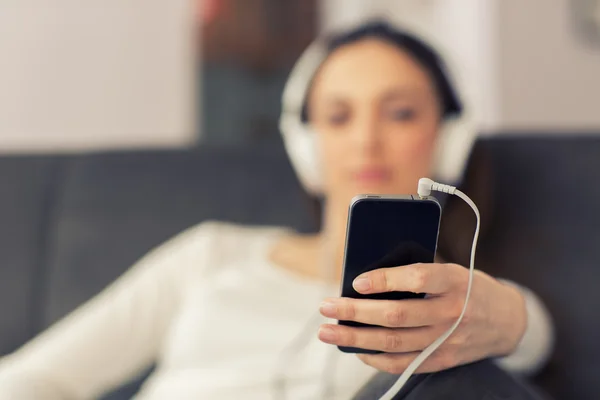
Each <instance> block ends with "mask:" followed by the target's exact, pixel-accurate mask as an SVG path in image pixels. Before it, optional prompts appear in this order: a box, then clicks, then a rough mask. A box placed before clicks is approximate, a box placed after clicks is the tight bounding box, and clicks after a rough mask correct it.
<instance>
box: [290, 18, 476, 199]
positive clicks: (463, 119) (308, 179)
mask: <svg viewBox="0 0 600 400" xmlns="http://www.w3.org/2000/svg"><path fill="white" fill-rule="evenodd" d="M390 26H391V24H390ZM403 31H405V32H408V31H406V30H403ZM415 36H416V37H419V38H423V37H424V36H426V35H423V34H418V35H415ZM427 42H429V43H430V44H432V41H430V40H428V41H427ZM432 47H433V48H435V49H436V50H437V51H438V52H439V53H441V54H442V55H443V56H444V57H442V58H443V60H444V62H445V63H446V65H447V63H448V62H449V57H445V56H446V54H445V53H444V52H440V51H439V49H440V47H439V46H432ZM327 56H328V51H327V48H326V43H325V40H324V38H322V37H321V38H318V39H317V40H315V41H314V42H313V43H312V44H311V45H310V46H309V47H308V48H307V49H306V50H305V51H304V53H303V54H302V56H301V57H300V58H299V60H298V61H297V62H296V64H295V65H294V68H293V69H292V72H291V73H290V76H289V78H288V81H287V83H286V85H285V88H284V91H283V96H282V111H281V116H280V119H279V129H280V131H281V134H282V136H283V142H284V145H285V149H286V151H287V153H288V156H289V157H290V161H291V163H292V165H293V167H294V169H295V171H296V175H297V176H298V178H299V179H300V182H301V183H302V185H303V186H304V188H305V189H306V190H308V191H309V192H310V193H311V194H314V195H319V194H322V191H323V176H322V172H321V171H322V170H321V165H320V160H321V157H320V155H319V146H318V143H317V142H318V141H317V137H316V133H315V132H314V131H313V130H312V129H311V127H310V125H309V123H306V122H303V120H302V111H303V108H304V103H305V101H306V96H307V92H308V90H309V88H310V83H311V81H312V78H313V77H314V75H315V73H316V71H317V69H318V68H319V67H320V66H321V64H322V63H323V61H324V60H325V58H327ZM444 72H445V75H446V78H447V79H448V81H449V82H451V84H453V86H454V88H455V90H456V89H457V88H458V86H457V85H456V83H457V82H455V81H454V80H453V79H450V78H451V76H452V78H455V79H456V71H448V68H446V70H445V71H444ZM450 72H453V73H452V74H451V73H450ZM457 92H458V93H459V97H460V100H461V102H462V103H463V109H462V112H461V114H460V116H459V117H455V118H447V119H446V120H445V121H444V124H443V127H442V131H441V132H440V133H439V135H438V138H437V140H436V145H435V146H436V149H435V154H434V165H433V177H434V178H435V179H436V180H438V181H441V182H446V183H451V184H456V183H458V182H460V180H461V179H462V176H463V173H464V169H465V166H466V163H467V161H468V158H469V155H470V153H471V148H472V147H473V144H474V142H475V139H476V137H477V133H476V130H475V127H474V124H473V121H472V119H471V116H470V115H469V110H470V107H469V103H468V102H467V99H465V98H464V97H465V96H464V93H461V92H460V91H457Z"/></svg>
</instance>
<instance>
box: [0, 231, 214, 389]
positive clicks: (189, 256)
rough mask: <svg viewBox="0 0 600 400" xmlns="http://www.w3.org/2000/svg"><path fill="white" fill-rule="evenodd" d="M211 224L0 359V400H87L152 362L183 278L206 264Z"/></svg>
mask: <svg viewBox="0 0 600 400" xmlns="http://www.w3.org/2000/svg"><path fill="white" fill-rule="evenodd" d="M210 226H211V225H202V226H199V227H195V228H192V229H189V230H188V231H186V232H184V233H182V234H180V235H178V236H177V237H175V238H174V239H172V240H170V241H168V242H167V243H165V244H163V245H162V246H160V247H158V248H157V249H155V250H154V251H152V252H150V253H149V254H148V255H147V256H145V257H144V258H143V259H142V260H140V261H139V262H138V263H137V264H136V265H135V266H134V267H133V268H131V269H130V270H129V271H128V272H127V273H125V274H124V275H123V276H122V277H121V278H119V279H118V280H117V281H116V282H114V283H113V284H112V285H110V286H109V287H108V288H106V289H105V290H104V291H103V292H101V293H100V294H99V295H97V296H96V297H94V298H93V299H92V300H90V301H88V302H87V303H85V304H84V305H82V306H80V307H79V308H78V309H77V310H75V311H74V312H73V313H71V314H70V315H68V316H67V317H66V318H64V319H63V320H61V321H59V322H58V323H56V324H55V325H54V326H52V327H51V328H50V329H48V330H47V331H45V332H43V333H42V334H41V335H39V336H38V337H36V338H34V339H33V340H32V341H30V342H29V343H27V344H26V345H25V346H23V347H22V348H21V349H19V350H18V351H17V352H15V353H14V354H11V355H9V356H7V357H5V358H3V359H0V400H14V399H20V400H21V399H22V400H28V399H42V398H43V399H45V400H55V399H56V400H59V399H60V400H65V399H87V398H93V397H98V396H99V395H101V394H102V393H104V392H106V391H109V390H111V389H113V388H115V387H117V386H118V385H120V384H122V383H124V382H126V381H127V380H130V379H132V378H133V377H135V375H137V374H139V373H140V372H141V371H142V370H143V369H144V368H147V367H148V366H150V365H151V363H152V362H153V361H154V360H155V359H156V357H157V354H158V352H159V350H160V347H161V344H162V342H163V339H164V337H165V335H166V333H167V331H168V329H169V326H170V322H171V320H172V318H173V316H174V314H175V313H176V311H177V308H178V305H179V302H180V300H181V297H182V291H183V290H184V289H185V282H187V281H189V278H190V277H189V275H190V274H191V273H194V274H195V273H197V271H198V269H202V267H203V264H204V265H206V262H205V261H206V260H205V257H206V254H207V253H208V249H209V247H210V245H209V243H208V241H209V240H208V238H209V237H210V228H209V227H210Z"/></svg>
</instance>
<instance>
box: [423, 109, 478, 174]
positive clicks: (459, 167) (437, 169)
mask: <svg viewBox="0 0 600 400" xmlns="http://www.w3.org/2000/svg"><path fill="white" fill-rule="evenodd" d="M476 137H477V134H476V131H475V128H474V126H473V124H471V123H470V121H469V119H468V118H466V116H461V117H460V118H459V119H450V120H448V121H446V122H444V124H443V126H442V128H441V131H440V132H439V133H438V138H437V139H436V144H435V150H434V151H435V152H434V158H433V176H434V177H435V179H436V180H438V181H440V182H446V183H450V184H452V185H457V184H459V183H460V182H461V181H462V179H463V175H464V173H465V169H466V166H467V163H468V161H469V157H470V155H471V149H472V148H473V145H474V143H475V139H476Z"/></svg>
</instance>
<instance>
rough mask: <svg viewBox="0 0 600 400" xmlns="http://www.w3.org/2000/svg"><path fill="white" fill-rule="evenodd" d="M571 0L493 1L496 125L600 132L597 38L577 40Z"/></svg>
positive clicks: (599, 9) (504, 127)
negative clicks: (497, 96)
mask: <svg viewBox="0 0 600 400" xmlns="http://www.w3.org/2000/svg"><path fill="white" fill-rule="evenodd" d="M576 1H578V0H574V1H573V0H552V1H548V0H528V1H520V0H501V1H498V11H499V13H498V18H499V20H500V22H501V23H499V24H498V28H499V31H498V42H497V49H498V56H497V60H498V62H499V68H498V72H499V74H498V79H499V87H500V90H501V93H500V105H499V108H500V114H501V128H503V129H511V128H513V129H523V128H524V129H531V130H543V129H545V130H556V131H564V130H572V131H594V130H595V131H596V132H599V131H600V37H599V39H598V45H597V46H596V47H593V46H590V45H587V44H585V43H584V42H583V41H581V40H579V38H578V37H577V34H576V28H575V26H574V21H573V18H572V8H571V7H572V4H574V3H575V2H576ZM598 4H599V5H598V12H599V13H600V2H598ZM598 20H599V21H600V15H598Z"/></svg>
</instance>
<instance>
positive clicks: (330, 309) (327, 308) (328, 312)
mask: <svg viewBox="0 0 600 400" xmlns="http://www.w3.org/2000/svg"><path fill="white" fill-rule="evenodd" d="M319 309H320V310H321V314H323V315H324V316H325V317H330V318H334V317H335V316H336V314H337V310H338V308H337V306H336V305H335V304H333V303H331V302H329V301H324V302H323V303H321V307H320V308H319Z"/></svg>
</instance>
